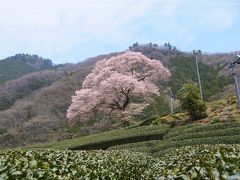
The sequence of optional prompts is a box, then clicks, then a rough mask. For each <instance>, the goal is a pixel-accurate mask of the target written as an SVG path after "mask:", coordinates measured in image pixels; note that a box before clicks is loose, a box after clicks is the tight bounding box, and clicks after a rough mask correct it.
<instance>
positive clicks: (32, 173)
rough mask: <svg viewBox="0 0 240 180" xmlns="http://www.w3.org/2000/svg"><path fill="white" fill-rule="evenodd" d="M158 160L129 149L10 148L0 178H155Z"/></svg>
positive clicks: (0, 161) (0, 162)
mask: <svg viewBox="0 0 240 180" xmlns="http://www.w3.org/2000/svg"><path fill="white" fill-rule="evenodd" d="M155 163H156V160H155V159H154V158H152V157H150V156H145V155H143V154H141V153H131V152H128V151H122V152H118V151H69V150H62V151H59V150H44V151H7V152H4V153H3V154H1V156H0V179H1V180H5V179H42V180H45V179H51V180H52V179H53V180H68V179H76V180H77V179H153V176H154V173H155V172H158V171H159V167H157V166H155V165H154V164H155Z"/></svg>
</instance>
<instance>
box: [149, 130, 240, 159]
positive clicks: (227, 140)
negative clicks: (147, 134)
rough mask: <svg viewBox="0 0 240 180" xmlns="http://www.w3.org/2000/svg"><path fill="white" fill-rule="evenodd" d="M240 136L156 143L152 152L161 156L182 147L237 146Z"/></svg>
mask: <svg viewBox="0 0 240 180" xmlns="http://www.w3.org/2000/svg"><path fill="white" fill-rule="evenodd" d="M239 143H240V135H235V136H221V137H205V138H194V139H186V140H182V141H170V142H169V141H167V140H165V141H162V142H159V143H157V145H156V146H155V149H153V150H152V152H153V155H154V156H161V155H162V154H165V153H166V152H169V149H172V148H174V149H176V148H180V147H183V146H194V145H203V144H211V145H215V144H239Z"/></svg>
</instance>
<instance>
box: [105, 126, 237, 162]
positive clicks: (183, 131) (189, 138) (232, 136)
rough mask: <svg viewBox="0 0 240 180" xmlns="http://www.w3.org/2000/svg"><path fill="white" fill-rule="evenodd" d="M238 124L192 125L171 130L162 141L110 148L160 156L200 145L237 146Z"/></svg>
mask: <svg viewBox="0 0 240 180" xmlns="http://www.w3.org/2000/svg"><path fill="white" fill-rule="evenodd" d="M239 143H240V123H239V122H238V123H216V124H209V125H201V124H193V125H187V126H181V127H177V128H173V129H171V130H170V131H169V132H168V133H167V134H166V135H165V136H164V137H163V140H152V141H146V142H138V143H131V144H124V145H118V146H113V147H110V148H109V149H115V150H120V149H121V150H122V149H128V150H131V151H136V152H144V153H148V154H150V155H153V156H157V157H159V156H161V155H162V154H164V153H166V152H168V151H169V150H170V149H171V150H173V149H176V148H179V147H182V146H193V145H201V144H239Z"/></svg>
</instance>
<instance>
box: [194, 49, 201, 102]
mask: <svg viewBox="0 0 240 180" xmlns="http://www.w3.org/2000/svg"><path fill="white" fill-rule="evenodd" d="M193 54H194V56H195V61H196V68H197V77H198V85H199V90H200V96H201V100H202V101H203V94H202V85H201V78H200V74H199V68H198V57H197V55H199V54H202V51H201V50H193Z"/></svg>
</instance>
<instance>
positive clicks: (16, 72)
mask: <svg viewBox="0 0 240 180" xmlns="http://www.w3.org/2000/svg"><path fill="white" fill-rule="evenodd" d="M51 68H53V64H52V61H51V60H49V59H43V58H41V57H39V56H37V55H29V54H16V55H15V56H11V57H8V58H6V59H3V60H0V84H3V83H4V82H6V81H9V80H12V79H16V78H19V77H21V76H22V75H24V74H28V73H32V72H36V71H40V70H45V69H51Z"/></svg>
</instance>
